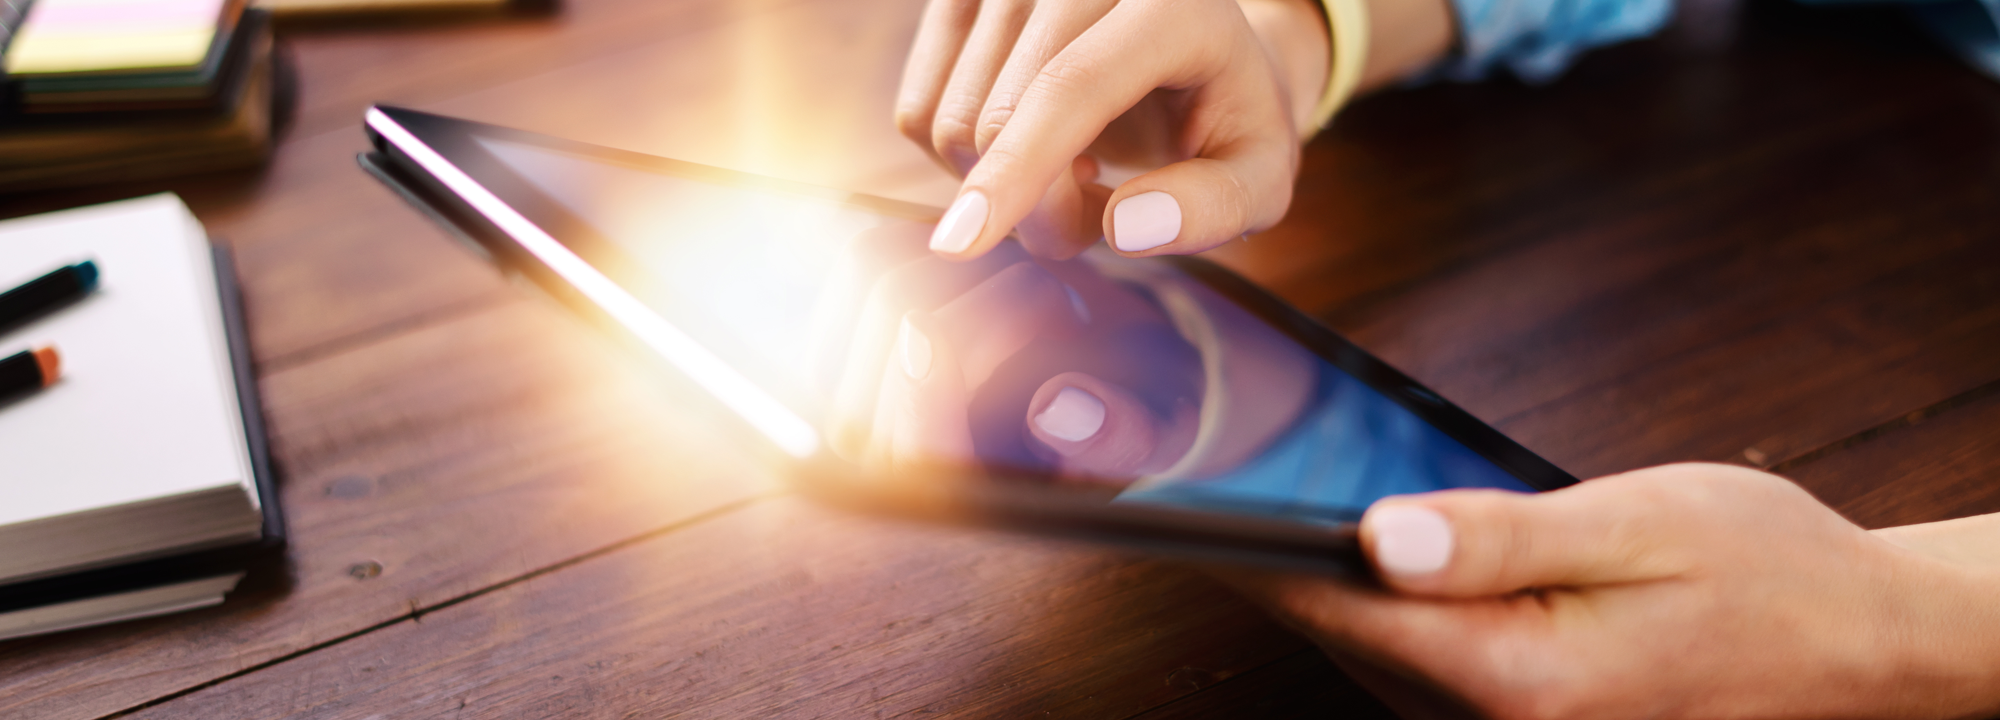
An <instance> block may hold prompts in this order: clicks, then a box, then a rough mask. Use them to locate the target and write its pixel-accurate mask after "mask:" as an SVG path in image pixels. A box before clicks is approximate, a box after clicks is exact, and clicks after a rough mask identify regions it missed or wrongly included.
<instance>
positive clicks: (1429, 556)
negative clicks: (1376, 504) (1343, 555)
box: [1367, 505, 1452, 576]
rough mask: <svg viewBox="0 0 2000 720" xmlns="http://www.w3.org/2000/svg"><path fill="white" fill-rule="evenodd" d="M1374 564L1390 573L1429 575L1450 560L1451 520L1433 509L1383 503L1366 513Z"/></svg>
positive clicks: (1441, 568) (1440, 568)
mask: <svg viewBox="0 0 2000 720" xmlns="http://www.w3.org/2000/svg"><path fill="white" fill-rule="evenodd" d="M1367 520H1368V523H1369V526H1370V529H1371V530H1372V531H1373V532H1374V534H1375V564H1376V565H1378V566H1380V567H1381V568H1382V570H1383V572H1387V573H1389V574H1391V575H1404V576H1418V575H1429V574H1431V573H1434V572H1437V571H1439V570H1443V569H1444V566H1445V563H1448V562H1451V549H1452V534H1451V521H1450V520H1446V519H1445V517H1444V516H1443V515H1441V514H1438V512H1437V511H1436V510H1432V509H1430V508H1425V507H1418V506H1414V505H1386V506H1383V507H1381V508H1378V509H1376V510H1375V511H1374V512H1371V513H1368V517H1367Z"/></svg>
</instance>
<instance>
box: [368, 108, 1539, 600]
mask: <svg viewBox="0 0 2000 720" xmlns="http://www.w3.org/2000/svg"><path fill="white" fill-rule="evenodd" d="M365 127H366V129H367V132H368V135H369V138H370V140H371V142H372V143H373V145H374V147H375V152H373V153H367V154H364V155H363V156H362V157H361V158H360V161H361V164H362V165H363V167H364V168H366V169H367V170H368V171H369V172H371V173H372V174H374V175H375V176H376V177H377V178H378V179H380V180H382V181H383V182H384V183H386V184H388V185H389V186H390V187H391V188H392V189H395V190H397V191H398V192H399V193H400V194H402V195H403V196H404V197H405V198H406V199H407V200H409V201H410V202H411V203H412V204H413V205H415V206H416V207H418V208H419V209H420V210H422V211H424V212H425V213H426V214H428V215H430V216H431V217H433V218H434V219H435V220H437V221H439V222H440V223H441V224H443V225H445V226H446V227H447V228H448V229H451V230H454V231H456V232H457V233H458V235H459V236H460V237H461V238H462V239H465V240H468V241H470V245H471V246H472V247H473V248H474V249H475V251H476V252H478V253H480V254H481V255H483V256H485V257H487V258H489V259H491V260H493V261H495V262H496V263H498V264H499V265H500V266H501V267H502V268H504V269H507V270H510V271H513V272H517V273H520V274H521V275H523V276H525V277H527V278H528V279H530V280H532V281H533V282H534V283H535V285H536V286H538V287H540V288H541V289H543V290H545V291H547V292H548V293H549V294H551V295H552V296H554V297H555V298H556V299H558V300H560V301H562V302H563V303H564V304H565V305H567V306H569V307H570V308H571V309H572V310H574V311H577V312H578V313H580V314H582V315H584V316H586V317H588V318H590V319H593V320H595V321H597V324H599V325H600V326H604V327H606V328H607V329H610V330H612V331H613V332H616V333H619V334H622V335H626V336H628V339H630V337H629V336H630V335H631V332H632V331H631V329H630V328H629V327H626V325H625V324H624V323H622V322H620V320H619V319H618V318H616V317H613V315H612V314H611V313H608V312H607V311H606V308H604V307H602V306H601V301H602V298H598V299H593V298H592V297H590V296H589V295H588V293H586V292H582V291H580V290H579V288H578V287H576V286H575V284H573V283H572V282H571V281H569V280H567V279H565V278H564V276H563V274H562V273H560V272H557V271H556V269H554V268H552V267H551V266H550V262H549V259H548V258H547V257H546V255H547V252H546V248H543V249H542V254H539V255H538V254H537V252H535V251H531V250H530V249H529V247H528V245H527V243H528V242H532V241H533V238H527V237H523V236H525V235H533V234H537V233H540V234H542V235H543V236H544V238H546V237H547V234H548V233H549V232H551V231H549V230H547V229H544V228H539V227H535V228H524V227H522V226H521V224H522V222H524V221H525V222H527V223H529V224H533V222H534V221H532V220H528V219H527V218H532V217H544V218H546V217H557V218H567V217H570V215H569V213H568V211H567V210H566V209H563V208H561V207H560V206H559V205H557V204H556V203H554V201H552V200H549V199H547V198H545V197H544V196H543V195H542V193H540V192H539V191H536V190H535V189H534V188H533V187H532V186H531V185H529V184H528V183H526V182H525V181H523V180H522V179H520V178H518V177H516V176H514V175H513V174H512V172H511V171H509V170H507V169H505V167H504V165H502V164H500V163H498V162H497V161H494V160H493V159H492V158H491V156H490V154H489V153H487V152H486V151H485V150H484V149H483V148H479V147H478V145H477V143H476V141H475V140H474V139H473V136H474V135H475V134H477V135H484V136H486V137H489V138H494V139H500V140H506V141H511V142H517V143H525V144H530V145H535V146H540V147H544V148H548V149H552V150H557V151H561V152H567V153H572V154H577V155H583V156H587V157H591V158H594V159H598V160H602V161H605V162H610V163H615V164H619V165H624V166H628V167H634V168H638V169H642V170H647V171H651V172H659V173H665V174H668V175H673V176H677V177H682V178H688V179H692V180H697V181H701V182H707V183H712V184H717V185H723V186H730V187H739V188H746V189H753V190H759V191H775V192H783V193H790V194H796V195H803V196H807V197H813V198H818V199H821V200H825V201H831V202H835V203H841V204H846V205H851V206H855V207H858V208H861V209H865V210H868V211H871V212H875V213H878V214H882V215H887V216H891V217H897V218H903V219H908V220H914V221H919V222H935V221H936V220H937V218H938V216H939V215H940V211H939V210H937V209H935V208H930V207H926V206H923V205H917V204H913V203H907V202H901V201H897V200H890V199H887V198H880V197H875V196H871V195H865V194H860V193H853V192H847V191H842V190H835V189H831V188H825V187H820V186H815V185H809V184H805V183H797V182H790V181H785V180H778V179H775V178H769V177H764V176H759V175H754V174H750V173H744V172H738V171H733V170H727V169H723V168H717V167H712V166H707V165H700V164H696V163H689V162H684V161H679V160H672V159H668V158H661V157H656V156H651V155H645V154H641V153H635V152H629V151H624V150H616V149H612V148H606V147H601V146H596V145H590V144H587V143H581V142H576V141H571V140H564V139H560V138H554V137H550V136H545V135H540V134H536V133H530V132H526V131H521V130H515V129H511V128H505V127H499V126H495V125H488V124H485V123H477V122H473V121H468V120H460V119H457V118H450V117H445V116H441V115H433V114H430V113H423V112H419V111H415V110H408V109H404V108H397V107H390V106H382V105H377V106H375V107H373V108H371V109H370V110H369V111H368V114H367V121H366V125H365ZM468 159H472V160H474V161H479V159H485V160H486V161H489V162H485V163H484V164H485V167H463V165H467V164H469V163H467V162H466V161H467V160H468ZM502 197H512V198H516V200H515V203H516V204H523V207H519V208H517V207H514V206H512V205H509V204H508V203H507V202H506V201H503V200H500V198H502ZM525 203H539V204H538V205H534V206H527V205H525ZM496 205H497V206H498V207H496ZM571 225H572V226H573V227H574V226H580V225H581V224H580V223H572V224H571ZM543 242H547V240H546V239H544V240H543ZM557 242H559V243H560V244H562V245H564V246H565V247H566V248H568V247H573V246H574V245H575V244H576V243H589V242H593V240H592V239H590V238H580V237H574V236H572V237H567V238H564V239H563V240H560V241H557ZM592 252H594V253H596V252H601V253H606V254H612V253H616V252H617V251H616V250H615V248H614V247H613V246H611V245H610V244H609V243H605V244H604V246H601V247H594V248H592ZM1152 261H1155V262H1164V263H1171V264H1173V265H1174V266H1175V267H1177V268H1178V269H1179V270H1181V271H1182V272H1183V273H1185V274H1187V275H1188V276H1190V277H1192V278H1194V279H1196V280H1197V281H1199V282H1201V283H1203V284H1204V285H1206V286H1207V287H1209V288H1211V289H1213V290H1215V291H1216V292H1218V293H1219V294H1221V295H1223V296H1224V297H1226V298H1228V299H1229V300H1231V301H1232V302H1235V303H1237V304H1238V305H1240V306H1242V307H1243V308H1245V309H1246V310H1248V311H1249V312H1251V313H1252V314H1253V315H1256V316H1257V317H1260V318H1262V319H1264V320H1265V321H1266V322H1269V323H1270V324H1271V325H1272V326H1273V327H1276V328H1277V329H1279V330H1280V331H1282V332H1283V333H1285V334H1286V335H1288V336H1290V337H1292V338H1293V339H1294V340H1296V341H1298V342H1299V343H1300V344H1301V345H1303V346H1304V347H1306V348H1308V349H1309V350H1311V351H1312V352H1314V353H1315V354H1317V355H1319V356H1320V357H1322V358H1324V359H1325V360H1326V361H1328V362H1330V363H1332V364H1333V365H1335V366H1336V367H1339V368H1340V369H1341V370H1344V371H1346V372H1347V373H1349V374H1351V375H1353V376H1354V377H1356V378H1357V379H1359V380H1361V381H1362V382H1364V383H1366V384H1368V385H1370V386H1371V387H1373V388H1375V389H1376V390H1378V391H1380V392H1381V393H1382V394H1383V395H1384V396H1386V397H1388V398H1390V399H1391V400H1393V401H1394V402H1396V403H1398V404H1399V405H1401V406H1403V407H1405V408H1407V409H1409V410H1410V411H1411V412H1412V413H1413V414H1415V415H1416V416H1417V417H1418V418H1419V419H1421V420H1423V421H1424V422H1427V423H1429V424H1431V425H1432V426H1434V427H1436V428H1438V429H1439V430H1441V431H1443V432H1444V433H1445V434H1446V435H1449V436H1450V437H1452V438H1454V439H1456V440H1458V441H1459V442H1461V443H1463V444H1465V445H1466V447H1468V448H1469V449H1471V450H1472V451H1473V452H1475V453H1478V454H1479V455H1481V456H1483V457H1485V458H1486V459H1487V460H1489V461H1490V462H1493V463H1494V464H1495V465H1497V466H1499V467H1500V468H1501V469H1503V470H1505V471H1507V472H1509V473H1510V474H1512V475H1514V476H1515V477H1516V478H1519V479H1520V480H1521V481H1522V482H1523V483H1525V484H1527V485H1528V486H1530V487H1533V488H1535V489H1537V490H1543V491H1546V490H1553V489H1557V488H1560V487H1565V486H1568V485H1572V484H1575V483H1576V479H1575V478H1574V477H1572V476H1571V475H1570V474H1568V473H1567V472H1564V471H1563V470H1562V469H1560V468H1558V467H1556V466H1555V465H1553V464H1551V463H1549V462H1548V461H1546V460H1544V459H1542V458H1541V457H1539V456H1536V455H1535V454H1534V453H1532V452H1529V451H1528V450H1527V449H1526V448H1524V447H1522V446H1521V445H1520V444H1519V443H1516V442H1514V441H1513V440H1512V439H1510V438H1508V437H1506V436H1505V435H1502V434H1500V433H1499V432H1498V431H1496V430H1494V429H1492V428H1491V427H1489V426H1487V425H1486V424H1485V423H1483V422H1480V421H1479V420H1478V419H1477V418H1474V417H1473V416H1472V415H1471V414H1469V413H1466V412H1465V411H1464V410H1462V409H1460V408H1458V407H1457V406H1456V405H1454V404H1452V403H1451V402H1449V401H1447V400H1444V399H1443V398H1442V397H1441V396H1440V395H1438V394H1437V393H1436V392H1434V391H1432V390H1430V389H1429V388H1426V387H1424V386H1423V385H1421V384H1420V383H1417V382H1416V381H1415V380H1412V379H1411V378H1410V377H1408V376H1407V375H1404V374H1403V373H1401V372H1399V371H1397V370H1396V369H1395V368H1392V367H1390V366H1389V365H1388V364H1386V363H1383V362H1382V361H1380V360H1378V359H1376V358H1375V357H1374V356H1372V355H1369V354H1368V353H1367V352H1366V351H1364V350H1362V349H1361V348H1359V347H1357V346H1355V345H1354V344H1353V343H1350V342H1348V341H1347V340H1346V339H1345V338H1343V337H1341V336H1340V335H1339V334H1338V333H1335V332H1334V331H1333V330H1331V329H1329V328H1327V327H1326V326H1324V325H1321V324H1320V323H1318V322H1316V321H1314V320H1312V319H1311V318H1309V317H1307V316H1305V315H1304V314H1303V313H1300V312H1299V311H1297V310H1296V309H1294V308H1292V307H1291V306H1290V305H1288V304H1286V303H1285V302H1284V301H1283V300H1280V299H1278V298H1277V297H1275V296H1273V295H1271V294H1270V293H1268V292H1266V291H1265V290H1263V289H1262V288H1259V287H1257V286H1256V285H1254V284H1252V283H1250V282H1249V281H1247V280H1244V279H1243V278H1241V277H1239V276H1237V275H1235V274H1234V273H1232V272H1230V271H1228V270H1226V269H1224V268H1222V267H1221V266H1218V265H1215V264H1214V263H1211V262H1208V261H1205V260H1202V259H1199V258H1194V257H1186V256H1169V257H1162V258H1157V259H1154V260H1152ZM611 280H612V282H614V283H615V282H617V278H615V277H613V278H611ZM710 389H711V391H712V392H713V388H710ZM715 399H717V400H724V399H723V398H719V397H718V398H715ZM722 404H723V405H729V404H728V403H727V402H723V403H722ZM728 409H730V410H732V411H734V412H732V413H731V414H732V415H734V416H736V417H738V418H739V419H741V420H745V421H746V422H751V423H752V424H755V421H754V420H752V419H750V418H747V417H745V416H744V413H743V412H742V410H741V408H740V407H736V406H729V408H728ZM758 429H759V430H762V431H763V432H762V433H761V435H762V436H763V437H765V438H766V439H767V440H771V441H772V442H779V443H781V441H780V440H779V439H778V438H777V437H774V436H773V435H772V432H771V431H770V429H769V428H763V427H760V428H758ZM781 444H782V443H781ZM789 450H791V452H790V460H789V461H788V463H787V464H788V465H789V466H790V473H789V474H790V475H791V476H792V480H794V482H795V483H796V484H797V485H798V486H799V487H800V488H801V489H802V490H804V491H806V492H808V493H809V494H811V495H813V496H815V497H818V498H820V499H822V500H825V501H828V502H831V503H834V504H838V505H844V506H850V507H855V508H857V509H861V510H864V511H868V512H874V513H887V514H892V515H897V516H904V517H914V518H919V519H925V520H932V521H945V522H951V523H958V524H974V525H982V526H992V527H1001V528H1007V529H1013V530H1020V531H1027V532H1032V533H1036V534H1043V535H1058V536H1066V537H1077V538H1084V539H1090V540H1096V541H1102V542H1111V543H1115V544H1120V545H1126V546H1136V547H1140V548H1142V549H1146V550H1151V551H1156V552H1166V553H1170V554H1175V555H1180V556H1184V557H1194V558H1200V559H1207V560H1216V561H1223V562H1248V563H1254V564H1260V565H1266V566H1275V567H1282V568H1287V569H1296V570H1306V571H1312V572H1322V573H1333V574H1339V575H1346V576H1350V577H1354V578H1366V577H1368V576H1369V575H1370V572H1369V570H1368V567H1367V563H1366V561H1365V560H1364V559H1363V557H1362V555H1361V552H1360V548H1359V543H1358V539H1357V537H1356V534H1355V528H1354V525H1353V524H1352V523H1342V524H1340V525H1337V526H1333V527H1327V526H1319V525H1307V524H1304V523H1296V522H1287V521H1282V520H1271V519H1265V518H1258V517H1254V516H1248V515H1234V514H1225V513H1212V512H1200V511H1194V510H1184V509H1179V508H1172V507H1165V506H1158V505H1142V504H1121V503H1104V502H1102V501H1081V500H1073V499H1069V498H1066V497H1059V496H1053V495H1051V494H1049V493H1037V492H1033V491H1031V490H1025V489H1024V486H1025V485H1027V483H1021V484H1017V483H970V482H940V481H939V478H940V476H944V475H952V474H958V475H962V474H963V469H962V468H946V467H934V468H921V467H919V468H912V469H908V470H905V471H902V472H899V473H896V474H895V475H894V476H885V475H883V474H881V473H869V472H866V471H863V470H862V469H861V468H859V467H857V466H855V465H854V464H853V463H849V462H847V461H845V460H842V459H840V458H839V457H837V456H835V455H834V454H833V453H831V452H829V451H827V450H825V449H824V448H823V447H822V448H819V449H817V450H813V451H809V452H798V451H797V450H798V448H789Z"/></svg>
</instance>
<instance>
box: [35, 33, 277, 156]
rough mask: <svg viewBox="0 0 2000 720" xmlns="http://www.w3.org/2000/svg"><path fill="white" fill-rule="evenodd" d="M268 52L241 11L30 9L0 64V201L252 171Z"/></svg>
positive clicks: (265, 126)
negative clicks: (1, 105) (1, 107)
mask: <svg viewBox="0 0 2000 720" xmlns="http://www.w3.org/2000/svg"><path fill="white" fill-rule="evenodd" d="M17 1H18V0H0V2H17ZM271 42H272V41H271V31H270V23H269V18H268V17H267V16H266V15H265V14H264V13H262V12H259V11H246V10H245V9H244V0H36V1H35V2H34V3H33V4H32V5H31V6H29V7H28V10H27V12H26V14H25V15H24V16H23V17H22V20H21V21H20V27H19V28H18V30H17V31H15V32H14V36H13V40H12V42H11V43H10V44H9V45H8V46H7V47H6V54H5V57H4V62H0V67H4V69H5V73H6V82H7V83H8V84H9V85H10V86H11V90H12V91H13V92H12V94H13V95H14V96H15V97H16V98H18V101H17V103H16V104H15V106H14V107H12V108H10V109H9V111H8V112H7V113H6V114H5V116H4V117H0V190H6V189H20V188H29V187H50V186H57V185H73V184H82V183H91V182H108V181H117V180H130V179H138V178H145V177H157V176H162V175H171V174H184V173H192V172H203V171H209V170H217V169H224V168H232V167H242V166H246V165H254V164H256V163H258V162H261V161H262V160H263V158H264V156H265V155H266V150H267V148H268V146H269V143H270V131H271V97H272V94H273V93H272V82H273V77H272V68H271Z"/></svg>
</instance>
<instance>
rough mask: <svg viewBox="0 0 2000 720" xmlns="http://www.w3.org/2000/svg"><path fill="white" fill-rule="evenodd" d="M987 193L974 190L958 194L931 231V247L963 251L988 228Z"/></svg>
mask: <svg viewBox="0 0 2000 720" xmlns="http://www.w3.org/2000/svg"><path fill="white" fill-rule="evenodd" d="M987 212H988V208H987V205H986V194H985V193H982V192H980V191H978V190H973V191H970V192H967V193H965V194H964V195H960V196H958V200H957V201H955V202H953V203H952V204H951V209H950V210H946V211H945V213H944V219H942V220H939V221H938V225H937V230H934V231H932V232H931V249H932V250H936V251H938V252H942V253H962V252H965V249H966V248H969V247H972V242H973V241H975V240H978V239H979V232H980V231H981V230H984V229H986V215H987Z"/></svg>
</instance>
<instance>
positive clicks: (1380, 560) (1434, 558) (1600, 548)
mask: <svg viewBox="0 0 2000 720" xmlns="http://www.w3.org/2000/svg"><path fill="white" fill-rule="evenodd" d="M1625 489H1627V486H1626V485H1625V484H1621V483H1615V482H1614V483H1604V482H1601V481H1600V482H1598V483H1584V484H1582V485H1577V486H1573V487H1570V488H1565V489H1562V490H1557V491H1554V492H1548V493H1541V494H1534V495H1528V494H1521V493H1513V492H1506V491H1501V490H1449V491H1444V492H1436V493H1428V494H1424V495H1411V496H1404V497H1393V498H1386V499H1384V500H1382V501H1381V502H1378V503H1376V504H1375V505H1374V506H1373V507H1370V508H1369V509H1368V512H1367V513H1366V514H1364V515H1363V516H1362V518H1361V533H1360V534H1361V544H1362V549H1363V550H1364V551H1365V552H1366V553H1367V555H1368V557H1369V559H1370V560H1371V561H1372V562H1373V563H1374V564H1375V567H1376V570H1377V572H1378V573H1379V574H1380V575H1381V577H1382V580H1383V582H1384V583H1386V584H1387V585H1389V586H1390V587H1392V588H1394V589H1396V590H1398V591H1401V592H1405V593H1410V594H1416V595H1431V596H1439V597H1461V598H1463V597H1485V596H1493V595H1505V594H1508V593H1512V592H1517V591H1520V590H1526V589H1531V588H1548V587H1580V586H1587V585H1604V584H1612V583H1627V582H1641V581H1646V580H1657V579H1663V578H1668V577H1673V576H1675V575H1679V574H1681V573H1684V572H1686V571H1687V570H1688V569H1689V568H1690V563H1689V561H1688V559H1689V558H1690V557H1691V556H1692V553H1690V552H1689V548H1690V546H1691V545H1692V543H1693V542H1694V540H1695V539H1697V536H1698V534H1699V533H1700V529H1699V528H1698V527H1695V526H1694V524H1693V523H1691V522H1687V521H1686V520H1685V519H1684V518H1685V515H1684V514H1683V513H1677V512H1674V510H1673V509H1672V507H1671V505H1668V506H1663V505H1661V504H1658V503H1652V502H1646V501H1645V498H1641V497H1634V496H1633V494H1632V493H1630V492H1622V490H1625Z"/></svg>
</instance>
